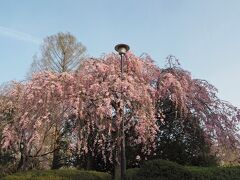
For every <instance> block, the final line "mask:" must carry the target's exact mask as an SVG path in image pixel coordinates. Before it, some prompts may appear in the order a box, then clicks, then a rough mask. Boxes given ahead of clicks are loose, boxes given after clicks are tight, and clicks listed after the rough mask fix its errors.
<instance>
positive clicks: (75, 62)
mask: <svg viewBox="0 0 240 180" xmlns="http://www.w3.org/2000/svg"><path fill="white" fill-rule="evenodd" d="M85 51H86V47H85V46H84V45H83V44H82V43H80V42H78V41H77V39H76V37H74V36H73V35H71V34H70V33H69V32H67V33H62V32H59V33H57V34H55V35H52V36H48V37H46V38H45V39H44V40H43V44H42V45H41V53H40V55H39V56H37V55H35V56H34V57H33V62H32V64H31V68H30V74H32V73H35V72H41V71H51V72H58V73H61V72H71V71H75V70H77V69H78V68H79V65H80V63H81V61H82V60H83V58H84V56H85Z"/></svg>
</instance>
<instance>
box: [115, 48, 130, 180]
mask: <svg viewBox="0 0 240 180" xmlns="http://www.w3.org/2000/svg"><path fill="white" fill-rule="evenodd" d="M129 49H130V48H129V46H128V45H127V44H118V45H116V46H115V50H116V51H117V52H118V54H119V55H120V57H121V65H120V66H121V67H120V68H121V81H122V80H123V57H124V56H125V54H126V53H127V51H128V50H129ZM120 99H121V103H123V102H122V101H123V100H122V85H121V97H120ZM120 108H121V109H120V118H121V180H126V153H125V130H124V106H123V104H122V106H121V104H120Z"/></svg>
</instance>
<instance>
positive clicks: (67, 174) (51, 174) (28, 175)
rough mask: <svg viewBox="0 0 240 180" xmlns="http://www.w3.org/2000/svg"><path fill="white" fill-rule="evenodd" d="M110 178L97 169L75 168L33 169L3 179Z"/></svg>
mask: <svg viewBox="0 0 240 180" xmlns="http://www.w3.org/2000/svg"><path fill="white" fill-rule="evenodd" d="M33 179H34V180H111V175H110V174H107V173H103V172H97V171H81V170H76V169H60V170H42V171H40V170H33V171H27V172H19V173H15V174H12V175H10V176H6V177H4V178H3V180H33Z"/></svg>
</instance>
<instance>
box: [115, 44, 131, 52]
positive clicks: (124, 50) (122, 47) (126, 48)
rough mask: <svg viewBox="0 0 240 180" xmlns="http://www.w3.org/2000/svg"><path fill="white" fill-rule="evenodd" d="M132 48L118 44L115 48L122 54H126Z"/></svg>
mask: <svg viewBox="0 0 240 180" xmlns="http://www.w3.org/2000/svg"><path fill="white" fill-rule="evenodd" d="M129 49H130V47H129V46H128V45H127V44H118V45H116V46H115V50H116V51H117V52H118V53H119V54H120V55H122V54H126V53H127V52H128V50H129Z"/></svg>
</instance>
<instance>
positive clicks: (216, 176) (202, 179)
mask: <svg viewBox="0 0 240 180" xmlns="http://www.w3.org/2000/svg"><path fill="white" fill-rule="evenodd" d="M186 169H188V170H189V171H190V172H191V177H192V180H240V167H237V166H233V167H186Z"/></svg>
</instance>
